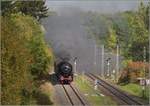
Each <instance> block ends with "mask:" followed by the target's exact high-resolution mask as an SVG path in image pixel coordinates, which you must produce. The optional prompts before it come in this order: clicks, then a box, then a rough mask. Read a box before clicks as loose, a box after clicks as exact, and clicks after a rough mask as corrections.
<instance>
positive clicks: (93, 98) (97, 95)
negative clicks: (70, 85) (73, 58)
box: [75, 75, 117, 106]
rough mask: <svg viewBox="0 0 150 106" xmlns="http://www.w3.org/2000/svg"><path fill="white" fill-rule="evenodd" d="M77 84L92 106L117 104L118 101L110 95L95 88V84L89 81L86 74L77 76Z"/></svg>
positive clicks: (112, 105)
mask: <svg viewBox="0 0 150 106" xmlns="http://www.w3.org/2000/svg"><path fill="white" fill-rule="evenodd" d="M75 84H76V86H77V87H78V88H79V90H81V91H82V92H83V94H84V95H85V97H86V98H87V100H88V101H89V102H90V105H92V106H99V105H102V106H103V105H111V106H117V103H116V102H115V101H113V100H112V99H111V98H110V97H108V96H106V95H103V94H102V92H101V91H99V90H95V89H94V86H92V84H91V83H90V82H89V81H88V79H87V77H86V76H83V75H80V76H77V77H75Z"/></svg>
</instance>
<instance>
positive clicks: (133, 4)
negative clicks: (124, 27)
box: [46, 0, 148, 13]
mask: <svg viewBox="0 0 150 106" xmlns="http://www.w3.org/2000/svg"><path fill="white" fill-rule="evenodd" d="M140 1H141V0H55V1H54V0H46V5H47V6H48V7H49V8H50V10H56V11H59V10H61V9H62V7H63V8H64V7H75V8H79V9H82V10H85V11H89V10H90V11H97V12H102V13H110V12H119V11H126V10H136V9H137V7H138V5H139V3H140ZM144 3H145V4H147V3H148V0H144Z"/></svg>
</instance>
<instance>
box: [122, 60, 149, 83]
mask: <svg viewBox="0 0 150 106" xmlns="http://www.w3.org/2000/svg"><path fill="white" fill-rule="evenodd" d="M148 68H149V63H143V62H141V61H138V62H132V61H129V62H128V63H127V65H126V67H125V68H124V70H123V71H122V73H121V77H120V78H119V83H128V82H132V83H136V82H137V78H139V77H145V75H146V77H148ZM144 70H145V71H144Z"/></svg>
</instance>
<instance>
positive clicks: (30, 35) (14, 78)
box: [1, 14, 52, 105]
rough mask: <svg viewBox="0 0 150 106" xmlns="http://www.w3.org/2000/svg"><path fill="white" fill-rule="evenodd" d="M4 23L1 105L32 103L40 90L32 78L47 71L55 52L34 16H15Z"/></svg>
mask: <svg viewBox="0 0 150 106" xmlns="http://www.w3.org/2000/svg"><path fill="white" fill-rule="evenodd" d="M1 20H2V21H1V25H2V27H1V39H2V40H1V41H2V45H1V50H2V51H1V55H2V60H1V64H2V75H1V76H2V89H1V90H2V93H1V100H2V104H5V105H9V104H10V105H19V104H31V99H32V94H33V91H35V90H36V87H37V86H35V85H36V83H35V82H36V81H35V80H33V78H35V77H39V76H40V75H41V74H45V73H46V72H47V71H48V68H49V66H50V62H51V61H52V52H50V51H49V50H48V47H47V45H46V43H45V42H44V37H43V35H44V34H43V33H42V31H41V27H40V25H39V24H38V22H37V21H36V20H35V19H33V18H32V17H30V16H24V15H22V14H12V15H10V16H4V17H1ZM33 66H34V67H33ZM33 72H34V75H33V74H32V73H33Z"/></svg>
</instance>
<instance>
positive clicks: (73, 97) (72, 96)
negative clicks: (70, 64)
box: [62, 85, 86, 106]
mask: <svg viewBox="0 0 150 106" xmlns="http://www.w3.org/2000/svg"><path fill="white" fill-rule="evenodd" d="M62 88H63V90H64V92H65V94H66V96H67V98H68V101H69V102H70V104H71V105H72V106H73V105H78V106H79V105H80V106H85V105H86V103H85V102H84V100H83V99H82V97H81V96H80V95H79V93H78V92H77V90H76V89H75V88H74V87H73V85H62Z"/></svg>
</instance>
